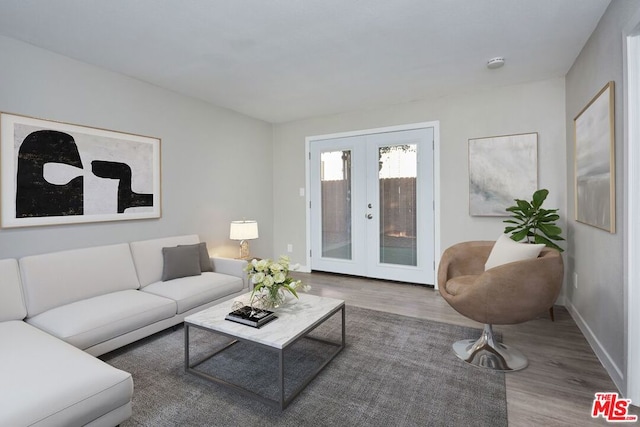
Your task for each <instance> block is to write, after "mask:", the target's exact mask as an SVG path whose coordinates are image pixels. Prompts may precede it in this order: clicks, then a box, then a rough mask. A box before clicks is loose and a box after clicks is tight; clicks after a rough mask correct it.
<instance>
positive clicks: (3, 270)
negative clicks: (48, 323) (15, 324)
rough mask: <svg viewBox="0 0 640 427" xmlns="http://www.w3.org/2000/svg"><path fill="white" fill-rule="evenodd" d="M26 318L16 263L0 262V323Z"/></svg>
mask: <svg viewBox="0 0 640 427" xmlns="http://www.w3.org/2000/svg"><path fill="white" fill-rule="evenodd" d="M26 316H27V309H26V308H25V306H24V299H23V298H22V286H21V285H20V272H19V271H18V261H16V260H15V259H3V260H0V322H3V321H5V320H22V319H24V318H25V317H26Z"/></svg>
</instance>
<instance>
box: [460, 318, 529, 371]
mask: <svg viewBox="0 0 640 427" xmlns="http://www.w3.org/2000/svg"><path fill="white" fill-rule="evenodd" d="M453 351H454V352H455V353H456V356H458V357H459V358H460V359H462V360H464V361H465V362H467V363H469V364H470V365H473V366H477V367H480V368H486V369H491V370H494V371H499V372H511V371H519V370H520V369H524V368H526V367H527V365H528V364H529V361H528V360H527V358H526V357H525V355H524V354H522V353H521V352H520V351H519V350H517V349H515V348H512V347H508V346H506V345H504V344H502V343H499V342H497V341H496V340H495V339H494V336H493V329H492V328H491V325H484V330H483V331H482V335H481V336H480V338H478V339H477V340H473V339H470V340H462V341H458V342H455V343H454V344H453Z"/></svg>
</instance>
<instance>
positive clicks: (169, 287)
mask: <svg viewBox="0 0 640 427" xmlns="http://www.w3.org/2000/svg"><path fill="white" fill-rule="evenodd" d="M243 288H244V283H243V281H242V279H241V278H239V277H235V276H228V275H226V274H220V273H209V272H205V273H202V274H201V275H199V276H191V277H182V278H180V279H173V280H169V281H166V282H162V281H160V282H155V283H152V284H150V285H148V286H145V287H144V288H143V289H142V291H143V292H148V293H150V294H154V295H159V296H162V297H166V298H171V299H172V300H174V301H175V302H176V303H177V305H178V314H182V313H184V312H186V311H189V310H191V309H192V308H194V307H198V306H199V305H203V304H206V303H209V302H211V301H215V300H217V299H219V298H224V297H227V296H229V295H231V294H233V293H235V292H240V291H242V290H243Z"/></svg>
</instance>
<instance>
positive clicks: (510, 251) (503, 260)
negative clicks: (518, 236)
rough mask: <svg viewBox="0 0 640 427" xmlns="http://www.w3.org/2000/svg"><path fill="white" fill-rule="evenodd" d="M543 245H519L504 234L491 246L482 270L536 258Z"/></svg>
mask: <svg viewBox="0 0 640 427" xmlns="http://www.w3.org/2000/svg"><path fill="white" fill-rule="evenodd" d="M544 246H545V245H544V244H542V243H539V244H532V243H520V242H516V241H515V240H512V239H511V237H509V236H507V235H506V234H503V235H501V236H500V237H499V238H498V240H496V244H495V245H494V246H493V249H492V250H491V253H490V254H489V258H488V259H487V262H486V264H485V265H484V269H485V271H486V270H489V269H490V268H493V267H497V266H499V265H502V264H507V263H510V262H515V261H524V260H525V259H532V258H538V255H540V252H541V251H542V248H544Z"/></svg>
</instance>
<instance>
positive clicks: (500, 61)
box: [487, 56, 504, 70]
mask: <svg viewBox="0 0 640 427" xmlns="http://www.w3.org/2000/svg"><path fill="white" fill-rule="evenodd" d="M503 65H504V58H503V57H501V56H498V57H496V58H491V59H490V60H488V61H487V68H488V69H490V70H494V69H496V68H500V67H502V66H503Z"/></svg>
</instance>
